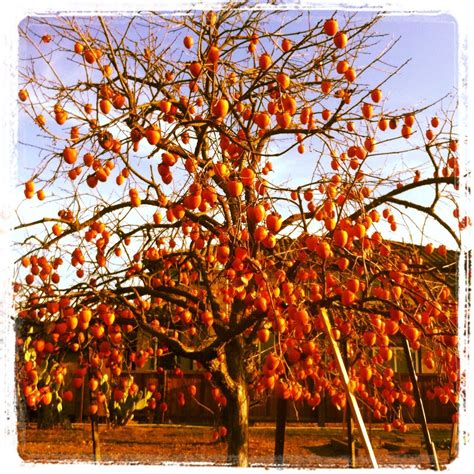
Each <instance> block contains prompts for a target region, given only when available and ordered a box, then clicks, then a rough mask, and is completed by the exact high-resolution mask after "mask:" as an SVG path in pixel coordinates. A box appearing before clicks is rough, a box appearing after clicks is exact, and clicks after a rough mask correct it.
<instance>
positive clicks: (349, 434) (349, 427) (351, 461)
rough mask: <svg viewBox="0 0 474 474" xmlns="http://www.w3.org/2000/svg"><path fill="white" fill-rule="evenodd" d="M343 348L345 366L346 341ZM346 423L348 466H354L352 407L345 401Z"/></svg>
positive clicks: (346, 356) (346, 360) (347, 359)
mask: <svg viewBox="0 0 474 474" xmlns="http://www.w3.org/2000/svg"><path fill="white" fill-rule="evenodd" d="M342 348H343V359H344V365H345V366H346V367H347V366H348V365H349V357H348V343H347V341H346V342H345V343H344V345H343V346H342ZM345 416H346V425H347V447H348V456H349V466H350V467H356V450H355V439H354V424H353V420H352V409H351V404H350V403H346V413H345Z"/></svg>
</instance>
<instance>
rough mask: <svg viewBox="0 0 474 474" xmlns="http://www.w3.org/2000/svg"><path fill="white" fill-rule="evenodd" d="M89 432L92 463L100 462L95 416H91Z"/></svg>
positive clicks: (97, 428)
mask: <svg viewBox="0 0 474 474" xmlns="http://www.w3.org/2000/svg"><path fill="white" fill-rule="evenodd" d="M91 432H92V433H91V434H92V452H93V453H94V462H100V441H99V424H98V423H97V418H96V415H91Z"/></svg>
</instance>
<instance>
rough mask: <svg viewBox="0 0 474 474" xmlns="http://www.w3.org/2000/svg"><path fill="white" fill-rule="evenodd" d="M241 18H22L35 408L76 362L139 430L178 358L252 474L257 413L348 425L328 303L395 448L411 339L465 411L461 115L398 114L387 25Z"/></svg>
mask: <svg viewBox="0 0 474 474" xmlns="http://www.w3.org/2000/svg"><path fill="white" fill-rule="evenodd" d="M238 7H239V6H238V5H229V8H228V9H227V10H222V11H219V12H190V13H189V14H185V15H183V16H173V15H160V14H153V15H152V14H149V15H148V14H147V15H143V16H140V17H133V18H125V17H119V18H113V17H110V18H106V17H93V18H84V17H81V18H73V17H62V18H61V17H55V18H48V17H39V18H27V19H26V20H24V21H23V23H22V24H21V25H20V39H21V42H22V48H21V50H22V52H23V53H24V54H22V57H21V61H20V92H19V104H20V107H21V117H22V120H24V122H22V123H27V121H29V122H28V123H29V125H28V126H27V128H25V129H24V130H25V131H24V133H23V135H24V137H25V138H24V141H25V145H32V147H29V148H28V155H29V156H32V157H31V168H32V169H31V173H30V178H29V179H27V180H26V181H25V182H24V183H23V184H22V185H24V194H25V198H26V199H25V201H24V202H23V203H22V204H21V206H20V207H19V209H18V219H19V222H18V226H17V235H18V236H19V237H18V244H19V245H18V252H20V254H21V255H20V257H19V259H18V274H17V275H16V279H15V291H16V297H15V301H16V305H17V308H18V320H17V328H18V334H17V337H18V338H17V353H18V372H17V373H18V383H19V386H20V388H21V394H22V395H21V396H22V399H23V400H24V401H26V403H27V404H28V406H30V407H31V408H32V409H36V408H37V407H39V406H42V405H48V404H53V405H54V406H55V407H56V408H57V406H58V405H60V404H61V403H62V401H63V399H65V398H66V399H70V398H71V396H72V392H71V391H70V390H71V389H70V388H69V387H67V386H66V385H67V384H66V383H65V382H64V380H65V378H64V376H65V368H64V367H65V366H64V357H65V356H66V355H68V357H75V358H76V359H77V362H78V367H79V368H78V369H77V371H76V372H75V373H74V374H73V383H74V384H75V386H76V387H79V386H80V385H81V384H82V383H83V380H84V379H83V377H84V375H85V374H86V372H89V377H90V380H92V382H91V381H89V382H88V383H89V389H90V390H91V393H92V394H93V396H92V398H91V400H92V404H93V406H92V407H91V408H90V413H91V414H94V413H96V410H97V400H99V402H102V401H107V400H109V401H110V402H109V405H108V406H109V410H110V411H109V416H110V417H111V419H113V420H115V422H116V423H123V422H125V421H126V420H127V419H129V418H130V415H131V412H132V411H133V409H134V408H142V407H143V406H144V405H145V403H148V404H149V405H150V406H153V407H154V406H155V405H156V399H155V398H153V397H152V398H150V395H152V394H153V393H154V390H155V387H152V388H150V387H148V388H147V387H138V386H137V385H136V383H135V382H134V381H133V379H132V378H131V375H130V373H131V372H130V371H131V370H132V369H133V368H135V367H140V366H143V365H144V364H145V363H146V361H147V360H148V359H151V358H157V359H158V363H159V360H160V357H162V356H164V355H166V354H174V355H176V356H180V357H183V358H188V359H191V360H194V361H196V362H197V363H199V366H201V367H202V368H203V369H204V370H205V371H206V374H208V378H209V379H210V381H211V383H212V384H213V386H214V387H215V388H214V390H213V395H214V398H215V399H216V401H217V402H218V403H219V404H220V405H222V406H225V411H226V429H223V430H221V435H223V436H225V435H226V436H227V442H228V460H229V462H230V463H232V464H236V465H239V466H246V465H248V434H247V431H248V430H247V429H248V410H249V400H250V399H252V398H254V399H263V398H264V397H266V396H269V395H271V394H273V393H276V395H277V396H279V397H284V398H288V399H292V400H299V399H304V400H305V401H306V403H308V404H309V405H310V406H312V407H316V406H317V405H318V404H319V403H320V401H321V396H322V395H323V394H326V395H327V396H328V397H329V398H330V400H331V403H333V404H334V405H336V406H337V407H339V408H343V407H344V406H345V403H346V392H345V389H344V386H343V384H342V383H341V379H340V375H339V373H338V372H337V370H336V365H335V362H334V360H333V357H332V354H331V353H330V352H329V351H328V348H329V345H328V337H327V334H325V332H324V331H323V323H322V319H321V315H320V310H321V308H326V309H327V311H328V313H329V315H330V317H331V321H332V325H333V331H332V337H334V338H335V339H336V340H339V341H340V342H341V343H344V344H345V345H346V346H347V350H348V371H349V375H350V379H351V382H350V387H349V389H350V390H351V391H353V393H354V394H355V395H356V396H357V398H358V399H359V401H360V403H361V404H363V405H365V406H366V407H367V409H368V410H371V411H372V412H373V416H374V418H375V419H376V420H380V421H381V422H386V428H387V429H391V428H392V427H395V428H398V429H400V430H401V431H405V430H406V425H405V424H404V423H403V421H402V420H400V419H398V418H397V417H396V414H395V415H394V412H395V408H394V403H395V402H396V403H401V404H403V405H406V406H408V407H413V406H414V405H415V403H416V402H415V399H414V397H413V393H412V387H410V384H402V385H401V384H400V382H399V381H398V379H397V378H396V377H395V376H394V372H393V370H392V368H391V363H392V362H391V359H392V357H393V347H394V346H396V345H398V344H399V341H400V339H401V338H406V339H407V340H408V341H409V343H410V346H411V348H412V349H413V350H414V351H423V352H422V354H423V363H424V364H425V365H426V366H427V367H429V368H430V369H434V368H437V369H438V372H439V385H438V386H436V387H435V388H434V390H433V391H431V392H430V393H429V394H427V396H428V397H437V398H438V399H439V400H440V402H441V403H453V404H455V405H456V403H457V397H458V389H459V360H458V353H457V299H456V295H454V294H453V292H452V285H451V288H450V285H448V283H449V281H447V279H446V274H447V273H446V272H449V271H450V269H452V268H453V266H455V265H456V261H455V259H454V260H453V258H448V256H449V255H451V256H452V252H451V251H450V250H448V249H447V246H448V247H450V248H451V249H455V250H456V249H459V248H460V245H461V240H460V233H459V230H460V229H461V228H462V227H464V226H465V225H466V224H467V222H466V219H465V218H464V219H462V218H461V216H460V215H459V210H458V208H457V206H456V194H457V191H458V189H459V178H460V167H459V163H458V157H457V138H456V132H455V122H454V120H455V107H454V106H453V105H452V102H455V101H454V100H453V101H451V102H450V104H449V106H445V105H444V104H445V102H440V103H438V104H426V105H425V106H424V107H421V108H419V109H416V110H414V109H411V108H408V107H407V108H405V109H403V110H392V109H391V108H390V103H389V101H388V100H387V99H386V98H385V97H384V92H383V91H384V90H385V88H386V87H389V86H390V84H391V83H392V82H393V81H396V77H397V74H398V72H399V70H400V68H401V67H402V66H403V65H400V66H397V67H395V66H389V65H387V63H386V62H385V61H384V59H385V56H386V55H387V54H388V53H389V51H390V50H391V49H392V48H393V47H396V44H395V43H390V42H389V41H388V40H387V39H386V38H385V37H384V36H383V35H380V34H378V33H377V21H378V18H377V17H375V18H373V19H371V20H367V19H366V18H364V19H359V18H358V17H357V16H356V15H344V14H334V15H332V14H330V13H328V14H327V15H321V14H316V13H315V12H281V11H272V12H269V11H261V10H240V9H239V8H238ZM380 69H383V70H384V71H385V73H384V75H383V77H381V76H380V74H379V75H378V76H373V75H372V73H373V71H375V70H380ZM373 77H379V79H377V80H375V82H374V80H373ZM380 77H381V78H380ZM33 124H34V125H33ZM33 126H34V127H35V128H33ZM32 209H35V212H39V214H38V215H37V216H36V217H33V218H31V212H32V211H31V210H32ZM446 209H448V211H446ZM453 213H454V216H453V215H452V214H453ZM425 226H426V228H427V229H439V231H440V232H444V233H445V235H446V236H447V237H446V239H450V241H451V242H450V243H448V242H447V240H446V241H445V244H446V245H445V244H441V245H440V243H439V242H438V243H432V242H431V241H432V239H431V238H430V235H425ZM400 232H402V233H401V234H400ZM430 232H438V230H435V231H431V230H430ZM400 235H403V239H404V243H403V244H401V243H397V241H399V240H401V237H400ZM410 239H412V240H410ZM448 253H449V255H448ZM433 254H436V255H437V256H438V257H437V258H436V259H434V258H432V255H433ZM138 332H140V333H145V334H147V335H148V336H149V338H150V341H152V342H153V344H152V345H151V348H149V349H147V348H139V347H138V346H137V345H136V339H137V333H138ZM191 395H193V394H192V393H191ZM186 396H188V395H184V394H183V396H182V402H183V404H184V403H185V397H186ZM94 404H95V405H94ZM139 405H140V406H139ZM162 409H166V407H162ZM393 416H395V421H394V422H393V423H389V422H388V421H387V420H391V419H392V418H393Z"/></svg>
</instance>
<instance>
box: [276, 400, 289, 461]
mask: <svg viewBox="0 0 474 474" xmlns="http://www.w3.org/2000/svg"><path fill="white" fill-rule="evenodd" d="M287 408H288V402H287V400H285V399H284V398H278V399H277V406H276V426H275V464H283V453H284V448H285V428H286V415H287Z"/></svg>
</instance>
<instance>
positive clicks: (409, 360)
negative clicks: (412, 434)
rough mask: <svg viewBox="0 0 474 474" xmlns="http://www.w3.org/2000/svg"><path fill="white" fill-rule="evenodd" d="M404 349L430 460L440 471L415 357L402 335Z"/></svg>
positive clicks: (434, 467)
mask: <svg viewBox="0 0 474 474" xmlns="http://www.w3.org/2000/svg"><path fill="white" fill-rule="evenodd" d="M402 342H403V350H404V352H405V357H406V360H407V366H408V372H409V374H410V379H411V383H412V384H413V394H414V395H415V399H416V403H417V404H418V406H419V407H420V416H421V428H422V430H423V436H424V437H425V443H426V450H427V452H428V456H429V458H430V462H431V464H432V466H433V469H435V470H436V471H439V470H440V468H439V462H438V456H437V454H436V448H435V445H434V443H433V442H432V441H431V436H430V431H429V429H428V422H427V421H426V414H425V407H424V405H423V400H422V398H421V393H420V387H419V385H418V376H417V375H416V372H415V366H414V364H413V358H412V356H411V352H410V346H409V345H408V341H407V339H406V338H405V337H403V336H402Z"/></svg>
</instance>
